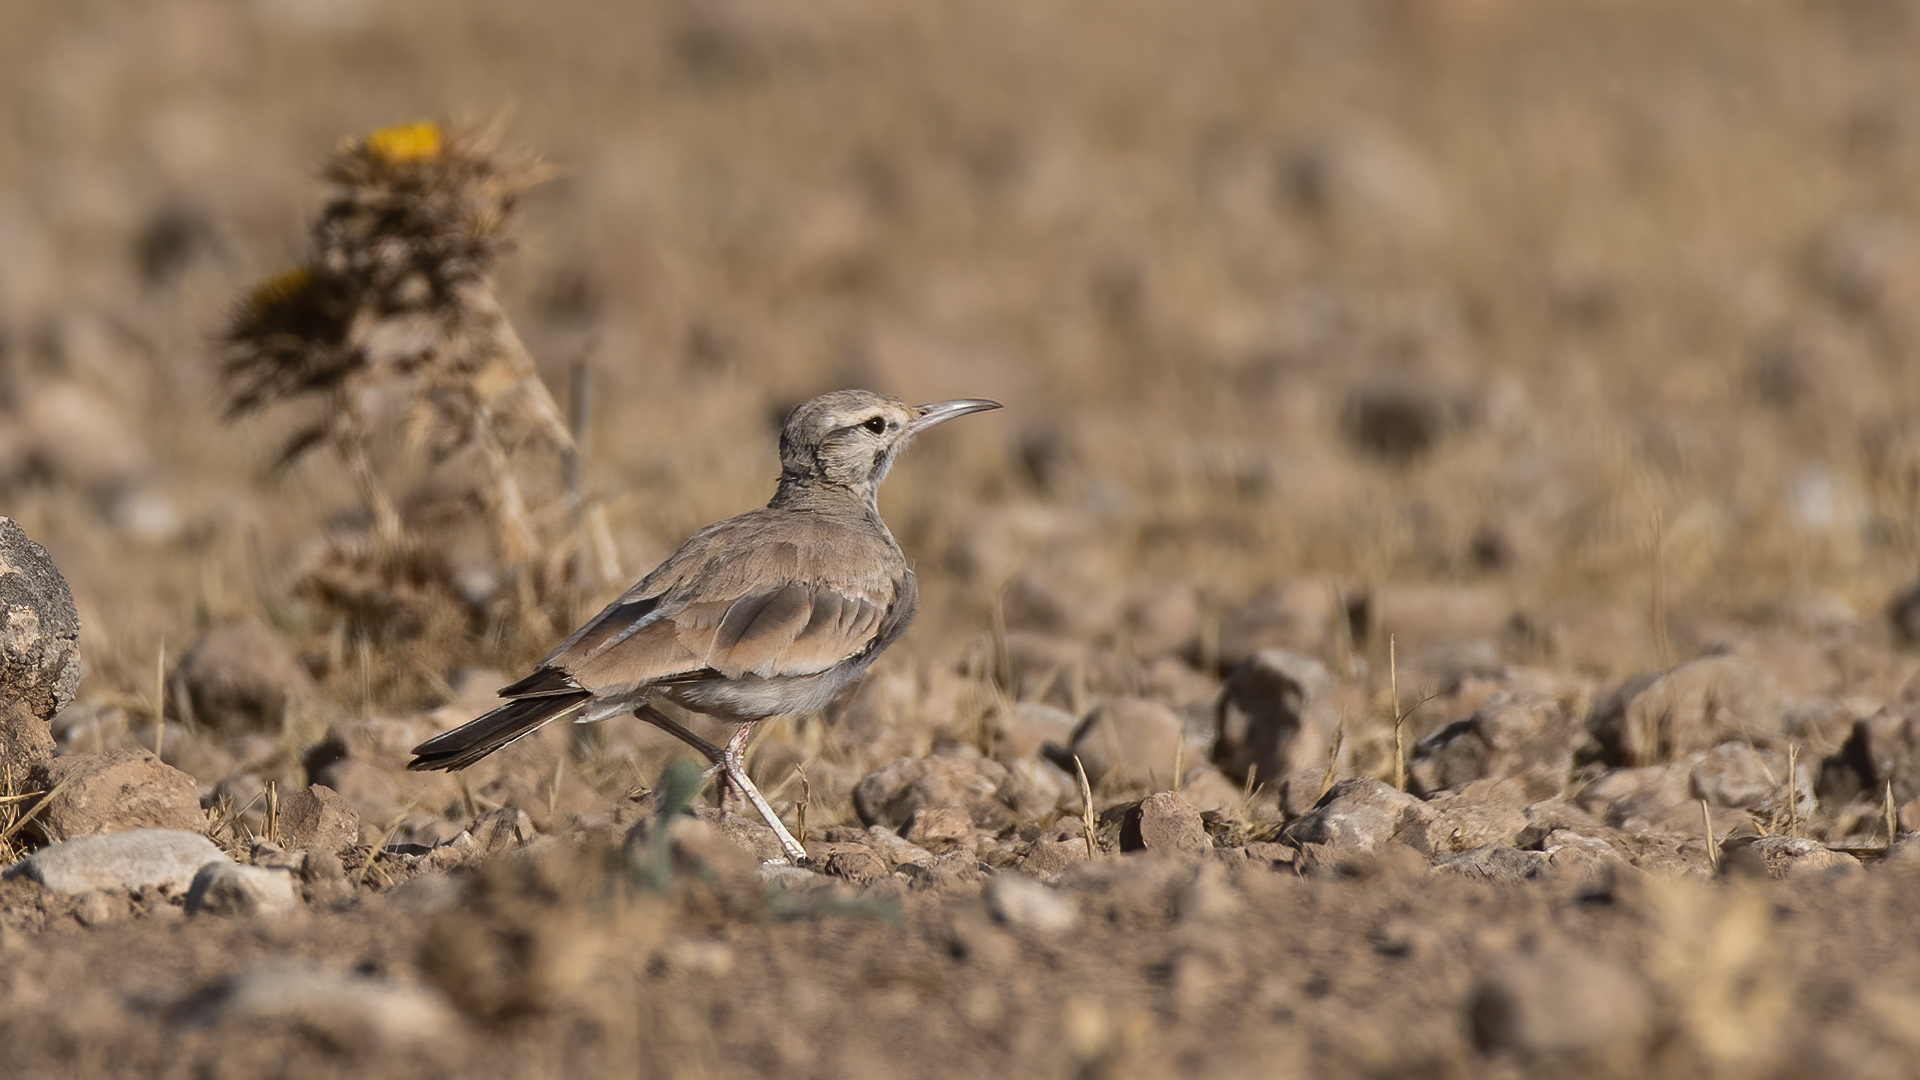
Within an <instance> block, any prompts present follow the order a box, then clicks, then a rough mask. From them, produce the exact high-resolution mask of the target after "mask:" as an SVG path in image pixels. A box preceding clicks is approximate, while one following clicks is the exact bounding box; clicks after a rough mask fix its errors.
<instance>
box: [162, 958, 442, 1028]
mask: <svg viewBox="0 0 1920 1080" xmlns="http://www.w3.org/2000/svg"><path fill="white" fill-rule="evenodd" d="M189 1017H190V1019H191V1021H192V1022H195V1023H198V1024H203V1025H208V1026H222V1025H227V1024H232V1025H234V1026H236V1027H247V1028H251V1027H253V1026H256V1025H260V1024H263V1023H266V1024H271V1023H296V1024H299V1025H301V1026H302V1027H304V1028H308V1029H310V1030H314V1031H315V1032H316V1033H318V1034H321V1035H323V1036H325V1037H326V1038H327V1040H328V1041H329V1042H331V1043H333V1044H335V1045H339V1046H357V1045H364V1044H367V1043H374V1044H425V1043H430V1042H432V1041H434V1040H438V1039H444V1038H448V1037H451V1036H453V1035H454V1034H456V1032H457V1029H458V1026H459V1021H458V1017H457V1016H456V1015H455V1014H454V1011H453V1009H452V1008H451V1007H450V1006H449V1005H448V1004H447V1001H446V999H445V998H444V997H442V996H441V995H440V994H439V993H438V992H436V991H434V990H431V989H429V988H426V987H421V986H409V985H405V984H402V983H396V982H393V981H392V980H389V979H381V978H371V977H367V976H361V975H346V974H341V973H339V972H332V971H316V970H304V969H285V970H267V971H252V972H247V973H244V974H241V975H237V976H235V977H234V978H232V979H231V980H229V981H228V982H227V983H226V984H225V985H224V986H222V987H220V988H219V989H218V990H217V992H215V993H214V994H213V995H211V996H210V998H209V999H208V1000H207V1001H206V1003H205V1004H202V1005H200V1006H199V1007H198V1008H196V1009H194V1010H193V1011H192V1012H191V1013H190V1014H189Z"/></svg>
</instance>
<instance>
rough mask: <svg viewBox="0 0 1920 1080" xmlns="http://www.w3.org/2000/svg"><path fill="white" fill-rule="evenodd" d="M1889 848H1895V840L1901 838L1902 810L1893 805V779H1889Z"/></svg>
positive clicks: (1887, 807) (1887, 813) (1889, 849)
mask: <svg viewBox="0 0 1920 1080" xmlns="http://www.w3.org/2000/svg"><path fill="white" fill-rule="evenodd" d="M1886 792H1887V801H1886V815H1887V850H1888V851H1892V850H1893V842H1894V841H1895V840H1898V839H1899V838H1900V811H1899V809H1898V808H1896V807H1895V806H1894V805H1893V781H1892V780H1888V781H1887V787H1886Z"/></svg>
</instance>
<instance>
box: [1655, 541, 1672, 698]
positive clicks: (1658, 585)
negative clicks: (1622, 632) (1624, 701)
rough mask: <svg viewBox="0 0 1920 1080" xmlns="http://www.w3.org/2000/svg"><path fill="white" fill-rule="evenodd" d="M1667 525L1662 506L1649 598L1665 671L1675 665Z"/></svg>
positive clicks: (1656, 646)
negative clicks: (1669, 626)
mask: <svg viewBox="0 0 1920 1080" xmlns="http://www.w3.org/2000/svg"><path fill="white" fill-rule="evenodd" d="M1666 544H1667V533H1666V526H1665V524H1664V523H1663V522H1662V520H1661V517H1660V508H1659V507H1655V508H1654V510H1653V591H1652V596H1651V597H1650V599H1649V603H1650V604H1651V606H1652V611H1651V613H1650V615H1651V621H1652V624H1653V648H1654V652H1655V653H1656V654H1657V655H1658V656H1659V658H1660V669H1661V670H1662V671H1665V670H1666V669H1667V668H1670V667H1672V666H1673V649H1672V647H1671V645H1670V644H1669V643H1668V641H1667V572H1666Z"/></svg>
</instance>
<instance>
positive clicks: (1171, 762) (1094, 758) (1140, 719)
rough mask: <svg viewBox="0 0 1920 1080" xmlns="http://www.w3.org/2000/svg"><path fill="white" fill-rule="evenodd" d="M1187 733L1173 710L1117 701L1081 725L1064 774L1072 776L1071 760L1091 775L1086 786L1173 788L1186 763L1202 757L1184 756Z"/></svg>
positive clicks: (1128, 700)
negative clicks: (1179, 769) (1178, 771)
mask: <svg viewBox="0 0 1920 1080" xmlns="http://www.w3.org/2000/svg"><path fill="white" fill-rule="evenodd" d="M1185 737H1186V727H1185V725H1184V724H1182V723H1181V722H1180V717H1179V715H1178V714H1176V713H1175V712H1174V711H1173V710H1172V709H1169V708H1168V707H1166V706H1165V705H1162V704H1161V703H1160V702H1157V701H1151V700H1148V699H1146V698H1133V697H1123V698H1115V699H1113V700H1111V701H1107V702H1104V703H1102V704H1101V705H1099V706H1098V707H1096V708H1095V709H1094V710H1093V711H1092V712H1090V713H1088V714H1087V717H1086V719H1084V720H1082V721H1081V722H1080V727H1079V728H1078V729H1077V730H1076V731H1075V732H1074V733H1073V743H1072V745H1070V746H1069V747H1068V748H1067V749H1068V753H1069V755H1070V756H1069V759H1068V760H1067V761H1066V762H1064V763H1062V765H1061V767H1062V768H1063V769H1066V770H1069V771H1071V769H1072V767H1073V762H1072V760H1071V758H1072V756H1078V757H1079V759H1080V764H1081V766H1082V767H1084V768H1085V769H1086V770H1087V782H1088V783H1090V784H1093V785H1094V786H1096V787H1098V786H1102V785H1106V786H1110V787H1115V788H1139V787H1156V786H1166V785H1169V784H1172V783H1173V781H1174V779H1175V773H1174V769H1175V767H1176V766H1178V765H1180V763H1181V760H1182V759H1183V758H1186V759H1187V760H1191V758H1192V757H1195V756H1197V755H1186V754H1183V752H1182V747H1181V741H1182V740H1183V739H1184V738H1185Z"/></svg>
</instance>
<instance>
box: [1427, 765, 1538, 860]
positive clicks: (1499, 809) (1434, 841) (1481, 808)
mask: <svg viewBox="0 0 1920 1080" xmlns="http://www.w3.org/2000/svg"><path fill="white" fill-rule="evenodd" d="M1526 801H1527V800H1526V797H1525V794H1524V793H1523V792H1522V790H1521V788H1520V785H1519V784H1517V783H1515V782H1514V781H1511V780H1480V781H1476V782H1474V783H1472V784H1469V785H1467V787H1466V788H1465V789H1463V790H1461V791H1459V792H1455V793H1452V794H1448V795H1441V796H1439V797H1437V798H1435V799H1433V800H1432V801H1430V802H1428V803H1427V807H1428V809H1430V810H1431V811H1432V812H1433V820H1432V821H1431V822H1429V823H1428V825H1427V846H1428V849H1429V850H1431V851H1432V852H1433V853H1434V854H1435V855H1443V854H1448V853H1451V852H1460V851H1471V850H1472V849H1474V848H1484V847H1512V846H1513V845H1514V842H1515V840H1516V839H1517V838H1518V837H1519V835H1520V834H1521V832H1522V831H1524V830H1525V829H1526V827H1527V815H1526V811H1525V809H1524V807H1525V805H1526Z"/></svg>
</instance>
